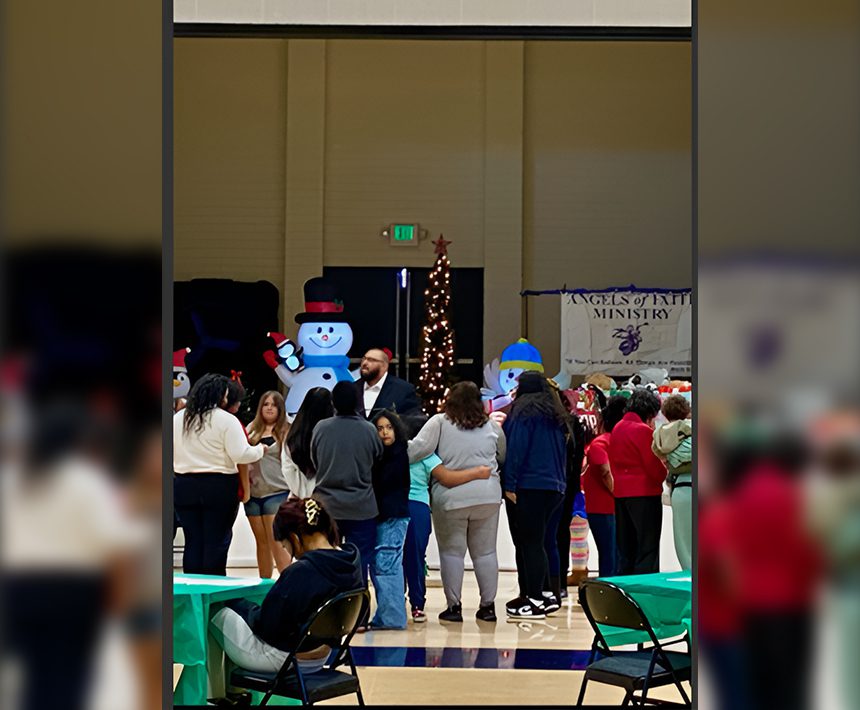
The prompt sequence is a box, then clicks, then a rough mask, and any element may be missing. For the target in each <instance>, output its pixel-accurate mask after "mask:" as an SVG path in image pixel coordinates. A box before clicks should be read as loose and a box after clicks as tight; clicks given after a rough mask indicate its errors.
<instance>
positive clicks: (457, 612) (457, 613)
mask: <svg viewBox="0 0 860 710" xmlns="http://www.w3.org/2000/svg"><path fill="white" fill-rule="evenodd" d="M439 621H463V607H462V606H461V605H460V604H457V605H456V606H452V607H450V608H448V609H445V611H443V612H442V613H441V614H439Z"/></svg>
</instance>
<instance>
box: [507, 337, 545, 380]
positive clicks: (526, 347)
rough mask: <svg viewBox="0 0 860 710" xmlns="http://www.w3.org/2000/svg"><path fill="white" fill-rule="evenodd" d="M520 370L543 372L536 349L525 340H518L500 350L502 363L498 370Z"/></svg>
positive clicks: (540, 359)
mask: <svg viewBox="0 0 860 710" xmlns="http://www.w3.org/2000/svg"><path fill="white" fill-rule="evenodd" d="M507 368H522V369H523V370H537V371H538V372H543V359H542V358H541V356H540V353H539V352H538V349H537V348H536V347H535V346H534V345H532V344H531V343H530V342H529V341H528V340H526V339H525V338H520V339H519V340H518V341H517V342H515V343H514V344H513V345H508V347H506V348H505V349H504V350H502V361H501V363H499V369H501V370H504V369H507Z"/></svg>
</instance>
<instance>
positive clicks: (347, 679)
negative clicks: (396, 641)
mask: <svg viewBox="0 0 860 710" xmlns="http://www.w3.org/2000/svg"><path fill="white" fill-rule="evenodd" d="M369 609H370V593H369V592H368V591H367V589H356V590H353V591H351V592H345V593H343V594H339V595H338V596H336V597H333V598H332V599H329V600H328V601H327V602H326V603H325V604H323V605H322V606H321V607H320V608H319V609H318V610H317V611H316V613H314V614H313V615H312V616H311V618H310V619H309V620H308V622H307V623H306V624H305V625H304V627H303V628H302V630H301V641H300V642H299V643H298V644H296V647H295V648H294V649H292V650H291V651H290V652H289V654H288V655H287V658H286V660H285V661H284V665H282V666H281V669H280V670H279V671H278V672H277V673H258V672H256V671H249V670H245V669H242V668H238V669H236V670H234V671H233V673H232V674H231V675H230V682H231V684H232V685H234V686H236V687H238V688H244V689H246V690H257V691H259V692H262V693H265V694H266V695H265V697H264V698H263V700H262V701H261V702H260V705H265V704H266V703H268V702H269V698H271V697H272V695H280V696H282V697H287V698H293V699H295V700H301V701H302V704H303V705H313V704H314V703H317V702H319V701H320V700H328V699H329V698H337V697H340V696H341V695H351V694H352V693H355V694H356V695H357V696H358V704H359V705H364V697H363V696H362V694H361V685H360V684H359V682H358V674H357V673H356V670H355V663H354V662H353V660H352V652H351V651H350V648H349V644H350V641H351V640H352V637H353V636H354V635H355V632H356V629H357V628H358V625H359V624H360V622H361V620H362V619H363V618H364V617H365V616H366V615H367V611H368V610H369ZM318 641H319V642H320V643H323V642H324V643H326V644H328V645H330V646H331V647H332V654H333V656H331V657H333V659H334V660H332V661H330V662H329V663H327V664H326V665H325V667H324V668H322V669H321V670H319V671H317V672H316V673H309V674H308V675H307V676H305V675H304V674H303V673H302V672H301V670H300V668H299V665H298V661H297V659H296V653H297V651H298V649H300V648H302V647H305V648H309V647H312V646H313V645H314V643H316V642H318ZM335 641H336V642H335ZM317 645H319V644H317ZM331 657H330V658H331ZM342 665H348V666H349V670H350V672H349V673H345V672H343V671H339V670H337V668H338V667H340V666H342Z"/></svg>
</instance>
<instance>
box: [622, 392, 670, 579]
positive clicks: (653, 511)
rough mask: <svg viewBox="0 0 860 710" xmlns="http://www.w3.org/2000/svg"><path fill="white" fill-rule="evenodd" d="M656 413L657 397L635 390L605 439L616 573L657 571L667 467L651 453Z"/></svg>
mask: <svg viewBox="0 0 860 710" xmlns="http://www.w3.org/2000/svg"><path fill="white" fill-rule="evenodd" d="M659 413H660V400H659V399H658V398H657V395H655V394H654V393H653V392H650V391H648V390H645V389H640V390H636V391H635V392H634V393H633V395H632V396H631V397H630V401H629V402H628V404H627V412H626V413H625V415H624V416H623V417H622V418H621V421H620V422H618V424H616V425H615V428H614V429H613V430H612V438H611V439H610V441H609V467H610V469H611V470H612V478H613V480H614V483H615V490H614V491H613V493H614V494H615V535H616V541H617V545H618V559H617V561H616V571H617V574H647V573H649V572H659V571H660V530H661V527H662V525H663V503H662V501H661V500H660V496H661V495H662V493H663V481H664V480H665V479H666V465H665V464H664V463H663V462H662V461H661V460H660V459H658V458H657V457H656V456H655V455H654V452H653V451H652V450H651V440H652V438H653V434H654V431H653V429H654V418H655V417H656V416H657V415H658V414H659Z"/></svg>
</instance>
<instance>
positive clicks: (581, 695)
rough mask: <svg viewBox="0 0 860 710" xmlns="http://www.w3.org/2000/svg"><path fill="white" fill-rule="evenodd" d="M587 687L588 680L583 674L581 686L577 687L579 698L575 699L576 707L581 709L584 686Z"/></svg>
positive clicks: (583, 698)
mask: <svg viewBox="0 0 860 710" xmlns="http://www.w3.org/2000/svg"><path fill="white" fill-rule="evenodd" d="M586 685H588V678H586V677H585V675H584V674H583V676H582V685H581V686H579V697H578V698H577V699H576V707H578V708H581V707H582V701H583V700H585V686H586Z"/></svg>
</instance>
